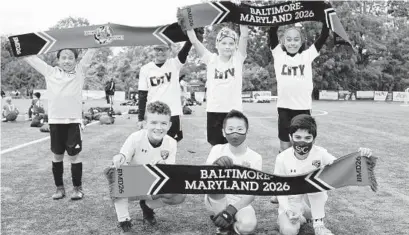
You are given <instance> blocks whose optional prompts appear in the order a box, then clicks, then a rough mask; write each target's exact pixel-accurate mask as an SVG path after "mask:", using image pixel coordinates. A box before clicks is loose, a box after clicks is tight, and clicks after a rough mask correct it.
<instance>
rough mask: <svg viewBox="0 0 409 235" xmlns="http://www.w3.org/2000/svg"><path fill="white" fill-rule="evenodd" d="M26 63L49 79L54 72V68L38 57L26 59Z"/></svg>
mask: <svg viewBox="0 0 409 235" xmlns="http://www.w3.org/2000/svg"><path fill="white" fill-rule="evenodd" d="M24 61H26V62H27V63H28V64H29V65H30V66H31V67H33V68H34V69H35V70H37V71H38V72H39V73H41V75H43V76H44V77H45V78H47V77H48V76H49V75H50V74H52V72H53V71H54V68H53V67H52V66H50V65H48V64H47V63H46V62H44V61H43V60H42V59H40V58H39V57H38V56H36V55H32V56H27V57H24Z"/></svg>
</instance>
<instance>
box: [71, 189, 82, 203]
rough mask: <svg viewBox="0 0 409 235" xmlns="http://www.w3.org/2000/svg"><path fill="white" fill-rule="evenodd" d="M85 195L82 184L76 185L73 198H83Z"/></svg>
mask: <svg viewBox="0 0 409 235" xmlns="http://www.w3.org/2000/svg"><path fill="white" fill-rule="evenodd" d="M83 197H84V193H83V192H82V187H81V186H75V187H74V190H73V192H72V195H71V200H81V199H82V198H83Z"/></svg>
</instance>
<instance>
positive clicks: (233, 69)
mask: <svg viewBox="0 0 409 235" xmlns="http://www.w3.org/2000/svg"><path fill="white" fill-rule="evenodd" d="M201 59H202V61H203V62H204V63H205V64H206V65H207V81H206V87H207V90H206V102H207V108H206V111H207V112H216V113H228V112H230V111H231V110H232V109H236V110H239V111H242V110H243V107H242V106H243V105H242V98H241V91H242V86H243V76H242V75H243V63H244V60H245V59H246V57H245V56H243V55H242V54H241V53H240V52H239V51H236V52H235V53H234V54H233V55H232V57H231V58H230V60H229V61H227V62H223V61H221V60H220V58H219V56H218V55H217V54H215V53H210V52H207V53H205V54H204V56H203V57H202V58H201Z"/></svg>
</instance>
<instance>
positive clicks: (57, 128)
mask: <svg viewBox="0 0 409 235" xmlns="http://www.w3.org/2000/svg"><path fill="white" fill-rule="evenodd" d="M50 137H51V151H52V152H53V153H54V154H64V152H65V151H67V154H68V155H69V156H75V155H77V154H79V153H80V152H81V150H82V136H81V127H80V124H79V123H70V124H50Z"/></svg>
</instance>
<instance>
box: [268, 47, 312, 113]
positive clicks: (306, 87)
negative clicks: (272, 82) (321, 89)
mask: <svg viewBox="0 0 409 235" xmlns="http://www.w3.org/2000/svg"><path fill="white" fill-rule="evenodd" d="M271 53H272V54H273V57H274V69H275V74H276V78H277V93H278V99H277V107H279V108H288V109H293V110H309V109H311V106H312V98H311V96H312V89H313V80H312V62H313V61H314V59H315V58H316V57H317V56H318V55H319V53H318V51H317V49H316V48H315V45H314V44H313V45H311V46H310V48H308V49H307V50H305V51H303V52H301V53H297V54H296V55H295V56H294V57H291V56H289V55H287V53H286V52H285V51H284V50H283V49H282V48H281V44H278V45H277V46H276V47H275V48H274V49H273V50H271Z"/></svg>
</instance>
